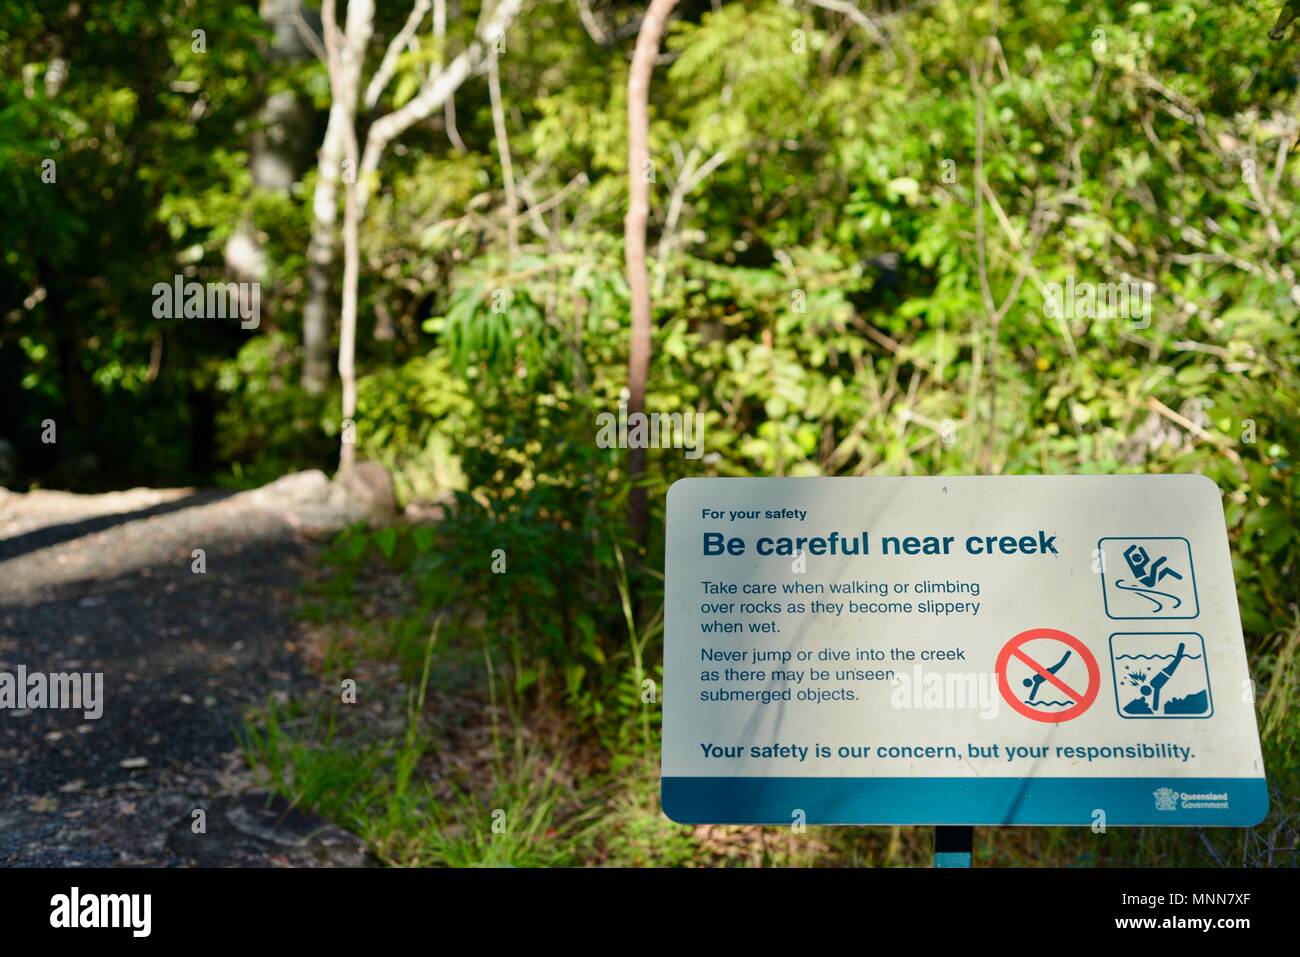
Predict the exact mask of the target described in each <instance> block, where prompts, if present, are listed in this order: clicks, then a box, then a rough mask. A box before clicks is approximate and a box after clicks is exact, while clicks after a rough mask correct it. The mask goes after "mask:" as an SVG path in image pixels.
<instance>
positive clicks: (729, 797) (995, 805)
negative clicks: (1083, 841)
mask: <svg viewBox="0 0 1300 957" xmlns="http://www.w3.org/2000/svg"><path fill="white" fill-rule="evenodd" d="M661 797H662V799H663V808H664V813H665V814H667V815H668V816H669V817H670V818H672V819H673V820H674V821H677V822H679V823H682V824H792V823H795V822H796V821H798V820H800V819H801V818H800V815H799V812H803V816H802V820H803V821H805V822H806V823H808V824H935V825H942V824H981V825H988V824H1037V825H1046V824H1061V825H1086V826H1090V825H1092V824H1093V823H1094V822H1095V821H1098V820H1100V818H1099V817H1098V815H1097V812H1098V811H1101V812H1104V814H1105V818H1104V821H1105V824H1106V825H1107V826H1112V825H1162V826H1166V827H1193V826H1194V827H1216V826H1218V827H1249V826H1251V825H1254V824H1258V823H1259V822H1260V821H1262V820H1263V819H1264V817H1265V815H1267V814H1268V784H1267V783H1266V782H1265V780H1264V779H1263V778H1262V777H1261V778H752V777H732V778H703V777H698V778H697V777H666V778H664V779H663V784H662V789H661ZM1224 803H1226V805H1227V806H1226V807H1223V806H1217V805H1222V804H1224ZM1210 805H1216V806H1210Z"/></svg>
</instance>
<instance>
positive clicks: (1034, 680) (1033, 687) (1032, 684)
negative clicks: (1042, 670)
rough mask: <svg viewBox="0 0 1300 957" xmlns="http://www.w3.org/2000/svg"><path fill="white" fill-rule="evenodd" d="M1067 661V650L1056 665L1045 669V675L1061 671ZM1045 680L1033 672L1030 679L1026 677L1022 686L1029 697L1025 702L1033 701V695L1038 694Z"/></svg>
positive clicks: (1068, 656)
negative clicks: (1026, 690) (1027, 690)
mask: <svg viewBox="0 0 1300 957" xmlns="http://www.w3.org/2000/svg"><path fill="white" fill-rule="evenodd" d="M1069 660H1070V652H1069V650H1067V651H1066V652H1065V654H1064V655H1062V656H1061V660H1060V661H1058V662H1057V663H1056V664H1054V665H1052V667H1050V668H1048V669H1047V673H1048V674H1050V675H1054V674H1056V673H1057V672H1058V671H1060V670H1061V668H1062V666H1064V664H1065V663H1066V662H1067V661H1069ZM1046 680H1047V678H1046V676H1044V675H1040V674H1039V673H1038V672H1034V674H1033V675H1032V676H1031V677H1028V678H1026V679H1025V680H1024V682H1023V684H1024V686H1025V687H1026V688H1028V689H1029V697H1028V698H1026V699H1025V701H1026V702H1030V701H1033V700H1034V695H1036V694H1038V689H1039V688H1041V687H1042V685H1043V682H1044V681H1046Z"/></svg>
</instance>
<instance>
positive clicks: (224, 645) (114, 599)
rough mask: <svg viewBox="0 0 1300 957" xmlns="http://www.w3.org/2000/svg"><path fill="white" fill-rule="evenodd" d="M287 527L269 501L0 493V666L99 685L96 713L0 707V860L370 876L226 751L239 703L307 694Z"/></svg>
mask: <svg viewBox="0 0 1300 957" xmlns="http://www.w3.org/2000/svg"><path fill="white" fill-rule="evenodd" d="M301 528H302V523H301V522H299V521H298V520H297V519H296V516H295V515H294V514H293V512H291V511H288V510H286V509H283V508H276V507H274V505H273V504H268V503H267V502H266V501H265V496H263V497H262V498H260V499H259V497H258V496H256V495H248V494H245V495H229V494H226V493H220V492H211V491H208V492H195V491H193V490H184V489H176V490H152V489H136V490H132V491H130V492H117V493H112V494H109V495H84V496H83V495H71V494H67V493H59V492H34V493H30V494H27V495H12V494H8V493H5V492H3V491H2V490H0V673H4V672H8V673H10V674H16V673H17V669H18V667H19V666H20V665H21V666H25V667H26V668H27V670H28V672H29V673H30V672H45V673H49V672H102V673H103V675H104V678H103V682H104V684H103V699H104V705H103V715H102V717H101V718H99V719H98V720H88V719H87V718H86V716H85V715H84V714H83V712H82V711H80V710H77V711H74V710H54V709H51V708H38V709H34V710H32V709H29V710H17V709H14V708H5V709H2V710H0V866H16V865H29V866H118V865H125V866H160V865H187V864H195V865H200V866H276V865H281V866H311V865H339V864H341V865H356V864H363V863H366V858H365V855H364V851H363V849H362V848H361V845H360V843H359V842H358V841H357V840H356V839H355V838H353V837H352V836H351V835H349V834H346V833H345V832H341V831H339V830H338V829H337V828H333V827H329V826H326V825H325V824H324V823H323V822H321V821H318V820H315V819H313V818H311V817H310V816H308V815H304V814H301V813H299V812H297V811H292V810H289V809H287V808H286V807H285V806H284V802H282V801H280V800H279V799H272V798H269V797H268V796H267V795H265V794H264V793H260V792H257V791H256V790H254V788H253V781H252V777H251V775H250V774H249V773H248V771H247V770H246V769H245V767H244V764H243V761H242V759H241V756H240V753H239V750H238V744H237V738H236V734H235V733H236V730H237V729H238V728H239V727H240V725H241V716H242V714H243V712H244V710H245V709H246V708H247V707H248V706H249V705H253V704H260V703H264V702H265V701H266V700H267V698H268V696H271V695H280V694H284V693H287V692H288V691H290V690H291V689H295V688H299V689H301V688H311V687H313V686H314V681H313V680H312V679H311V678H310V676H308V675H306V674H305V673H304V672H303V669H302V668H301V665H300V663H299V660H298V658H297V656H296V654H295V641H296V640H298V639H299V637H300V635H299V630H298V629H299V626H298V624H297V623H295V621H294V618H293V611H294V608H295V605H296V602H297V586H298V583H299V581H300V580H301V576H302V573H303V571H304V569H305V567H306V559H308V558H309V557H310V555H311V552H312V550H313V547H314V546H313V543H312V540H311V539H309V538H308V537H306V536H304V535H303V534H302V532H301V531H300V529H301ZM194 549H203V550H204V551H205V553H206V565H207V568H206V572H205V573H203V574H199V573H196V572H195V571H193V570H192V564H193V561H194V559H193V557H192V553H193V550H194ZM196 809H202V810H203V811H204V812H205V815H206V828H207V829H206V833H195V832H194V829H193V827H192V826H191V824H192V821H194V820H195V817H194V813H193V812H194V811H195V810H196Z"/></svg>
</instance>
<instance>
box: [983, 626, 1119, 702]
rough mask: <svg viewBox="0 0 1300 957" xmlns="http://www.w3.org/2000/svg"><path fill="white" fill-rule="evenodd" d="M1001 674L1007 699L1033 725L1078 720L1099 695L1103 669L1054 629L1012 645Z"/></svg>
mask: <svg viewBox="0 0 1300 957" xmlns="http://www.w3.org/2000/svg"><path fill="white" fill-rule="evenodd" d="M1049 661H1051V662H1054V663H1053V664H1050V665H1049V664H1045V663H1044V662H1049ZM1021 672H1023V674H1022V673H1021ZM997 673H998V690H999V691H1000V692H1001V693H1002V697H1003V699H1005V700H1006V702H1007V704H1009V705H1011V707H1012V708H1014V709H1015V710H1016V711H1017V712H1018V713H1019V714H1022V715H1024V716H1025V717H1026V718H1032V719H1033V720H1035V721H1046V722H1049V723H1060V722H1062V721H1069V720H1070V719H1071V718H1077V717H1078V716H1079V715H1081V714H1083V713H1084V712H1085V711H1087V710H1088V708H1089V706H1090V705H1091V704H1092V703H1093V702H1094V701H1096V700H1097V692H1098V691H1100V690H1101V669H1100V668H1099V667H1098V666H1097V659H1096V658H1094V657H1093V656H1092V652H1091V651H1089V650H1088V646H1087V645H1085V644H1084V643H1083V642H1081V641H1080V640H1079V639H1078V638H1075V637H1074V636H1073V635H1067V634H1066V633H1065V632H1063V631H1058V630H1056V629H1055V628H1031V629H1030V630H1029V631H1023V632H1021V633H1020V634H1018V635H1016V637H1014V638H1012V639H1011V640H1010V641H1008V642H1007V643H1006V645H1005V646H1004V647H1003V649H1002V651H1001V653H1000V654H999V655H998V662H997Z"/></svg>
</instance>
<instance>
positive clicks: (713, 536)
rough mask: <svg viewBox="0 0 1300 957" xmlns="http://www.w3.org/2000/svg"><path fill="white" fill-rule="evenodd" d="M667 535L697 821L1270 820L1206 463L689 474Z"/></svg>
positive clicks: (673, 643)
mask: <svg viewBox="0 0 1300 957" xmlns="http://www.w3.org/2000/svg"><path fill="white" fill-rule="evenodd" d="M665 547H666V557H665V573H666V574H665V579H666V582H665V607H664V661H663V674H664V693H663V701H664V716H663V779H662V780H663V785H662V788H663V790H662V795H663V807H664V811H665V813H666V814H667V815H668V816H669V817H671V818H672V819H674V820H677V821H682V822H686V823H717V824H796V823H801V822H802V823H807V824H1077V825H1084V826H1090V825H1091V824H1093V822H1094V817H1093V815H1094V812H1095V810H1096V809H1098V808H1103V809H1105V814H1106V821H1107V823H1108V824H1110V825H1124V824H1131V825H1176V826H1198V827H1204V826H1215V825H1234V826H1239V825H1251V824H1255V823H1257V822H1258V821H1260V820H1261V819H1262V818H1263V817H1264V815H1265V814H1266V813H1267V810H1268V787H1267V784H1266V782H1265V777H1264V760H1263V756H1262V754H1261V751H1260V745H1259V734H1258V731H1257V729H1256V724H1255V709H1254V705H1253V703H1252V702H1251V701H1250V700H1249V697H1248V696H1243V695H1241V694H1237V693H1234V692H1235V689H1238V688H1243V687H1250V669H1249V667H1248V665H1247V661H1246V649H1245V643H1244V641H1243V638H1242V630H1241V620H1240V617H1239V615H1238V610H1237V597H1236V589H1235V587H1234V584H1233V577H1232V558H1231V554H1230V551H1229V543H1228V536H1227V531H1226V527H1225V523H1224V515H1223V505H1222V496H1221V495H1220V493H1219V490H1218V488H1217V487H1216V486H1215V485H1214V483H1213V482H1211V481H1209V480H1208V479H1206V478H1203V477H1201V476H1197V475H1162V476H1141V475H1127V476H1041V477H1036V476H1023V477H1022V476H996V477H993V476H990V477H984V476H980V477H935V478H806V479H776V478H771V479H722V478H720V479H686V480H683V481H680V482H678V483H676V484H675V485H673V487H672V489H671V490H670V491H669V493H668V525H667V534H666V545H665ZM1206 795H1213V798H1212V799H1211V798H1210V797H1206Z"/></svg>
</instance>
